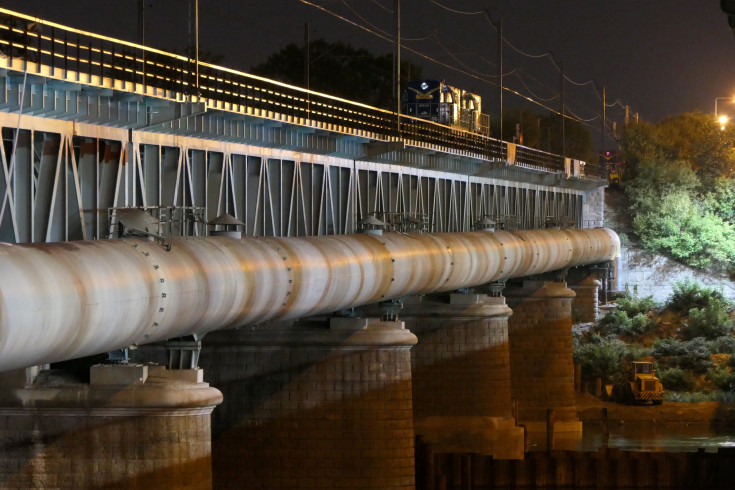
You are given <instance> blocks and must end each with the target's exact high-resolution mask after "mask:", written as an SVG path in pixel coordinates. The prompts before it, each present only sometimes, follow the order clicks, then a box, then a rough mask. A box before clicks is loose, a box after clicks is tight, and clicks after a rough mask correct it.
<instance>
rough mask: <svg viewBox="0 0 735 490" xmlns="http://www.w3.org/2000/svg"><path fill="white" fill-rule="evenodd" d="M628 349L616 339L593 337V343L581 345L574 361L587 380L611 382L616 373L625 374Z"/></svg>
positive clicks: (576, 351) (575, 353)
mask: <svg viewBox="0 0 735 490" xmlns="http://www.w3.org/2000/svg"><path fill="white" fill-rule="evenodd" d="M626 354H627V348H626V346H625V343H624V342H623V341H621V340H619V339H615V338H604V337H599V336H593V338H592V339H591V342H590V343H588V344H584V345H580V346H579V347H578V348H577V349H576V350H575V352H574V361H575V363H577V364H581V366H582V374H583V376H584V377H585V379H594V378H602V379H603V380H605V381H609V380H610V379H611V377H613V376H614V375H615V374H616V373H624V372H625V365H624V361H625V359H626Z"/></svg>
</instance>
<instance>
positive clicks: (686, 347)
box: [651, 337, 714, 374]
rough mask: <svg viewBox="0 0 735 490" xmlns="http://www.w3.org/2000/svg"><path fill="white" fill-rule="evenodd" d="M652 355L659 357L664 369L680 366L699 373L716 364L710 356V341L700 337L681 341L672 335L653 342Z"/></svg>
mask: <svg viewBox="0 0 735 490" xmlns="http://www.w3.org/2000/svg"><path fill="white" fill-rule="evenodd" d="M651 355H652V356H654V357H656V358H658V360H659V364H660V365H661V366H662V368H664V369H667V368H668V369H670V368H674V367H678V368H681V369H685V370H689V371H692V372H694V373H697V374H704V373H706V372H707V370H708V369H710V368H711V367H713V366H714V363H713V362H712V359H711V358H710V346H709V343H708V342H707V341H706V340H705V339H703V338H701V337H698V338H696V339H692V340H690V341H688V342H681V341H678V340H676V339H673V338H671V337H668V338H665V339H660V340H657V341H656V342H654V343H653V348H652V349H651Z"/></svg>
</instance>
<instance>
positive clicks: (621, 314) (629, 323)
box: [595, 288, 656, 337]
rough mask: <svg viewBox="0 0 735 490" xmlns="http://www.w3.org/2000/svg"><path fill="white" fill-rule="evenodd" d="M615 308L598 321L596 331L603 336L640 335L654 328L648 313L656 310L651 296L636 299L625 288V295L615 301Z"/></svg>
mask: <svg viewBox="0 0 735 490" xmlns="http://www.w3.org/2000/svg"><path fill="white" fill-rule="evenodd" d="M616 303H617V307H616V308H615V309H614V310H611V311H609V312H607V313H606V314H605V316H603V317H602V318H600V320H598V322H597V325H596V327H595V329H596V331H597V332H598V333H600V334H601V335H604V336H610V335H616V336H628V337H630V336H633V335H642V334H645V333H646V332H648V331H649V330H650V329H651V328H653V327H654V326H655V324H656V323H655V321H654V320H652V319H651V318H649V317H648V313H649V312H651V311H652V310H654V309H656V302H655V301H654V300H653V297H652V296H647V297H645V298H640V297H638V294H637V293H635V292H634V293H631V292H630V291H628V289H627V288H626V291H625V294H624V295H622V296H621V297H619V298H617V300H616Z"/></svg>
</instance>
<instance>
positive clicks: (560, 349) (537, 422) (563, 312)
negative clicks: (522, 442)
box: [506, 281, 582, 434]
mask: <svg viewBox="0 0 735 490" xmlns="http://www.w3.org/2000/svg"><path fill="white" fill-rule="evenodd" d="M574 296H575V294H574V291H572V290H571V289H569V288H567V285H566V282H548V281H525V282H524V283H523V287H521V288H520V289H510V288H509V289H507V290H506V298H507V299H508V304H509V306H510V307H511V308H512V309H513V316H512V317H511V318H510V320H509V322H508V338H509V341H510V370H511V386H512V393H513V398H514V399H515V400H517V402H518V422H519V423H521V424H524V425H526V427H528V429H529V431H532V432H538V431H543V430H545V429H546V416H547V410H548V409H553V410H554V416H555V421H556V423H555V426H554V427H555V428H554V431H555V433H564V432H566V433H579V434H581V432H582V423H581V422H580V421H579V419H578V418H577V409H576V402H575V393H574V360H573V348H572V299H573V298H574Z"/></svg>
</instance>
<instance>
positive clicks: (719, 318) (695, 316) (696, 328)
mask: <svg viewBox="0 0 735 490" xmlns="http://www.w3.org/2000/svg"><path fill="white" fill-rule="evenodd" d="M730 333H732V320H731V319H730V316H729V315H728V313H727V305H726V304H725V303H723V302H722V301H720V300H716V299H713V300H712V301H711V302H710V303H709V304H708V305H707V306H705V307H704V308H692V309H691V310H689V319H688V320H687V321H686V322H684V326H683V327H682V328H681V335H682V336H683V337H684V338H685V339H693V338H697V337H704V338H706V339H716V338H719V337H722V336H724V335H728V334H730Z"/></svg>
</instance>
